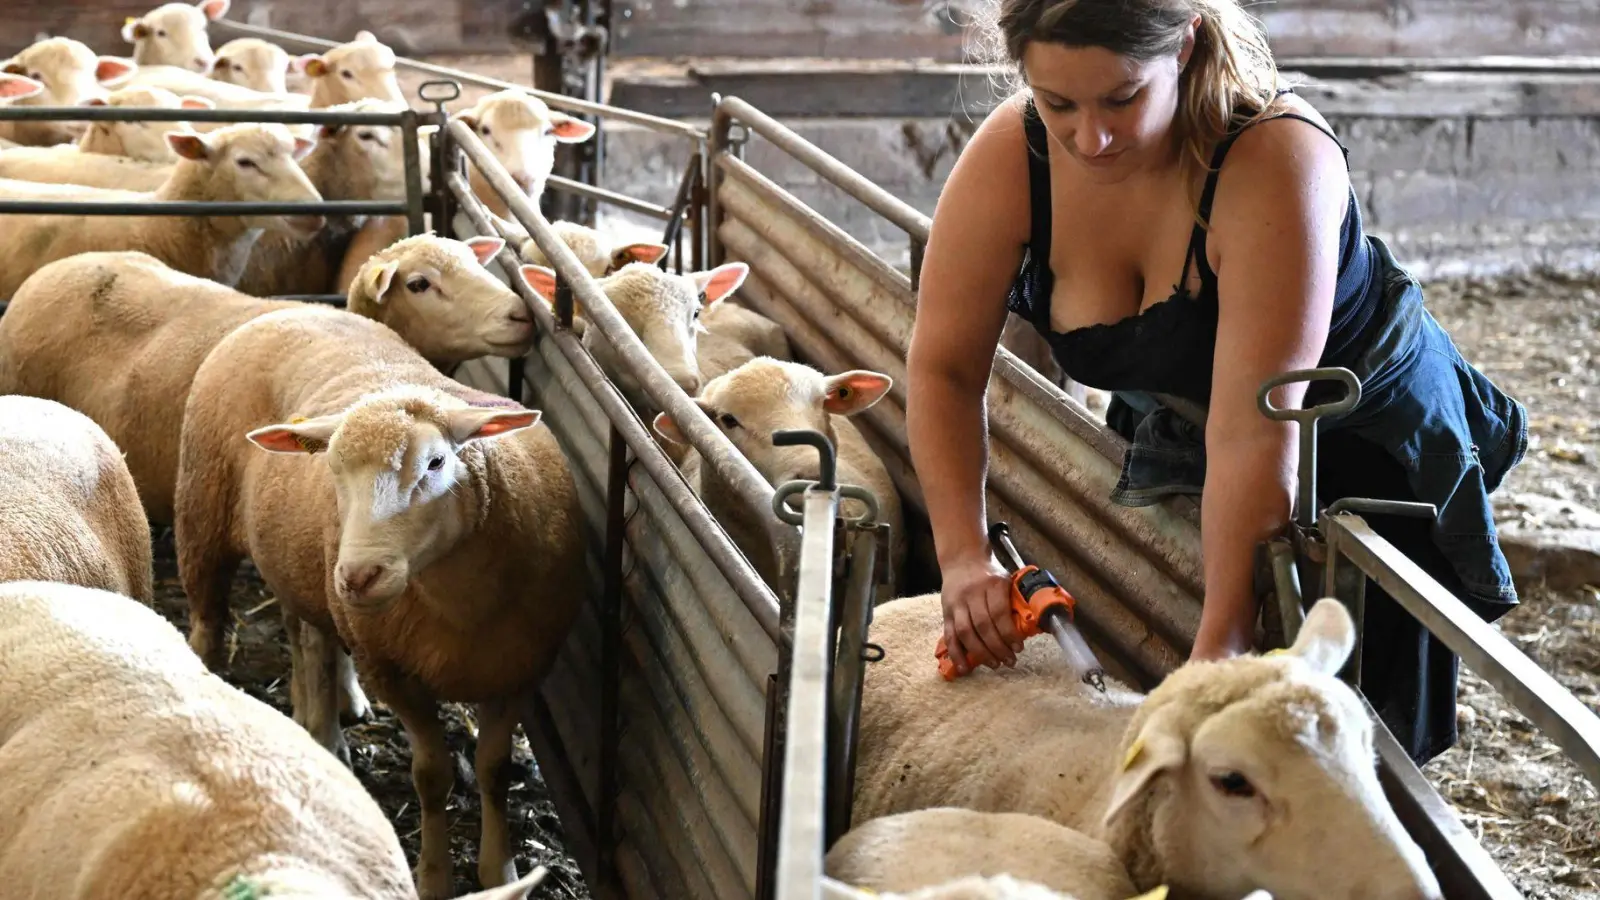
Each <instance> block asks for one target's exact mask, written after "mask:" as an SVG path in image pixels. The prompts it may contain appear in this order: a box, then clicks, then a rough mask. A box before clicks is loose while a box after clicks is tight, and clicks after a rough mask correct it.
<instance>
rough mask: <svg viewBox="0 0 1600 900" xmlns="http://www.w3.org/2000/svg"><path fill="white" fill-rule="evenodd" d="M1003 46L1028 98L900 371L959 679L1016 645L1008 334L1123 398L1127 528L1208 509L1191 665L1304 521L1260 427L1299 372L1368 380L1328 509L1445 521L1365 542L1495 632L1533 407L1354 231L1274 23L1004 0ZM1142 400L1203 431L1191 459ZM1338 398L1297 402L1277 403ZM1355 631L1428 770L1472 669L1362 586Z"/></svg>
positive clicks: (935, 250)
mask: <svg viewBox="0 0 1600 900" xmlns="http://www.w3.org/2000/svg"><path fill="white" fill-rule="evenodd" d="M994 26H995V30H996V31H997V32H998V43H999V44H1000V45H1001V46H1003V50H1004V56H1005V58H1006V59H1007V60H1008V62H1009V63H1011V64H1013V65H1014V66H1016V68H1017V71H1018V72H1019V73H1020V74H1021V75H1022V77H1023V80H1024V81H1025V82H1026V87H1024V88H1023V89H1021V90H1019V91H1018V92H1017V93H1016V94H1015V95H1014V96H1013V97H1012V98H1011V99H1010V100H1008V101H1007V102H1005V103H1002V104H1001V105H1000V106H999V107H998V108H997V109H996V110H995V111H994V112H993V113H992V114H991V115H990V116H989V117H988V118H987V119H986V120H985V121H984V123H983V124H982V126H981V127H980V128H979V129H978V130H977V132H976V134H974V136H973V138H972V140H971V141H970V142H969V144H968V145H967V147H966V149H965V150H964V151H963V152H962V154H961V157H960V159H959V160H958V161H957V163H956V165H955V168H954V170H953V171H952V173H951V175H950V178H949V181H948V183H947V184H946V185H945V188H944V191H943V194H942V195H941V196H940V198H939V204H938V208H937V210H936V212H935V213H934V218H933V229H932V233H931V235H930V238H929V242H928V247H927V254H926V256H925V262H924V264H923V268H922V272H921V282H920V283H921V288H920V296H919V306H918V313H917V320H916V326H915V329H914V331H913V335H912V340H911V348H910V353H909V357H908V378H909V391H910V394H909V398H908V401H909V403H908V407H907V427H908V430H909V438H910V446H911V452H912V456H913V460H914V462H915V465H916V468H917V472H918V475H919V477H920V481H921V483H922V485H923V489H924V491H925V493H926V497H927V505H928V512H929V516H930V519H931V521H932V526H933V533H934V538H935V543H936V547H937V552H938V558H939V564H940V569H941V572H942V576H943V593H944V609H945V631H946V634H945V638H946V641H947V643H948V644H949V645H950V647H951V648H952V649H951V658H952V659H954V660H956V661H957V664H958V666H962V667H963V668H964V660H965V659H966V656H967V654H969V653H970V654H971V655H972V656H973V658H974V659H976V660H977V661H978V662H980V663H981V664H984V665H991V666H992V665H1011V664H1012V663H1013V662H1014V661H1015V653H1016V651H1017V650H1019V649H1020V647H1021V643H1020V641H1019V640H1018V638H1017V635H1016V634H1015V632H1014V630H1013V629H1012V627H1011V623H1010V618H1009V615H1008V613H1007V610H1008V606H1007V590H1008V585H1007V580H1006V577H1005V573H1004V571H1003V570H1002V569H1001V568H1000V567H999V566H998V564H997V563H996V562H995V561H994V559H993V558H992V557H991V555H990V552H989V547H988V541H987V538H986V534H985V527H984V525H985V513H984V503H983V490H982V488H983V481H984V475H985V468H986V464H987V462H986V461H987V452H986V447H985V421H984V418H983V392H984V389H985V385H986V384H987V381H988V376H989V372H990V365H991V362H992V357H993V352H994V349H995V346H996V343H997V341H998V339H999V334H1000V331H1001V328H1002V326H1003V325H1004V322H1005V317H1006V313H1007V310H1008V309H1009V310H1010V311H1012V312H1015V313H1017V314H1018V315H1019V316H1021V317H1023V318H1024V319H1026V320H1028V321H1029V322H1030V323H1032V324H1033V326H1034V327H1035V328H1036V329H1038V331H1039V332H1040V333H1041V334H1042V335H1043V336H1044V337H1045V339H1046V340H1047V341H1048V342H1049V344H1050V345H1051V348H1052V350H1053V352H1054V355H1055V357H1056V359H1057V361H1058V362H1059V363H1060V365H1061V367H1062V368H1063V370H1065V372H1066V373H1067V374H1068V375H1069V376H1071V377H1072V378H1073V379H1074V380H1076V381H1079V382H1081V383H1084V384H1087V385H1090V386H1092V387H1097V388H1100V389H1103V390H1110V391H1113V392H1115V393H1114V396H1113V400H1112V403H1111V406H1110V407H1109V408H1108V411H1107V420H1108V423H1109V424H1111V425H1112V427H1114V428H1116V429H1117V430H1118V431H1119V432H1120V433H1122V434H1123V435H1124V436H1125V437H1127V438H1128V439H1129V440H1130V441H1131V442H1132V443H1133V446H1132V449H1131V450H1130V452H1129V455H1128V458H1127V459H1126V460H1125V461H1124V465H1123V474H1122V480H1121V483H1120V484H1119V485H1118V486H1117V490H1116V493H1115V495H1114V497H1115V499H1116V500H1117V501H1118V502H1120V503H1123V504H1126V505H1139V504H1144V503H1153V502H1156V501H1157V500H1158V499H1159V498H1160V497H1162V496H1164V495H1166V494H1171V493H1177V492H1191V493H1192V492H1197V491H1198V492H1199V493H1200V494H1201V501H1200V503H1201V519H1202V521H1203V523H1204V527H1203V528H1202V542H1201V543H1202V555H1203V557H1204V561H1205V565H1204V588H1205V600H1204V605H1203V611H1202V613H1201V617H1200V625H1199V631H1198V634H1197V635H1196V637H1195V643H1194V648H1193V651H1192V656H1191V658H1193V659H1221V658H1226V657H1228V656H1231V655H1235V654H1241V653H1245V652H1248V651H1249V650H1250V649H1251V644H1252V638H1253V633H1254V626H1255V620H1256V613H1257V603H1256V598H1255V597H1254V595H1253V592H1252V581H1253V570H1254V556H1255V549H1256V547H1257V545H1258V544H1259V543H1260V542H1262V541H1264V540H1267V539H1269V538H1271V537H1273V536H1275V535H1277V534H1280V533H1281V532H1282V530H1283V528H1284V527H1285V524H1286V523H1287V522H1288V520H1289V518H1290V515H1291V507H1292V498H1293V497H1294V493H1295V483H1296V455H1297V454H1296V449H1295V448H1296V426H1294V425H1292V424H1289V423H1280V422H1274V421H1271V420H1269V419H1267V418H1266V417H1264V416H1263V415H1262V414H1261V413H1260V411H1259V410H1258V409H1257V408H1256V391H1257V390H1258V388H1259V387H1260V385H1261V384H1262V382H1264V381H1265V380H1266V379H1267V378H1269V377H1271V376H1273V375H1276V374H1279V373H1282V372H1285V371H1288V370H1291V369H1301V368H1310V367H1313V366H1319V365H1320V366H1344V367H1346V368H1349V369H1351V370H1352V371H1354V372H1355V374H1356V375H1357V377H1359V378H1360V379H1361V381H1362V387H1363V394H1362V401H1361V403H1360V405H1359V406H1358V407H1357V408H1356V409H1354V410H1352V411H1351V412H1350V413H1348V414H1346V415H1344V416H1342V417H1340V418H1339V419H1338V420H1324V423H1323V425H1322V427H1321V431H1320V434H1321V437H1320V439H1319V445H1318V450H1319V466H1318V468H1319V472H1318V479H1319V480H1318V485H1319V495H1320V496H1319V498H1318V499H1319V500H1320V502H1322V503H1324V504H1326V503H1331V502H1332V501H1333V500H1334V499H1337V498H1339V497H1344V496H1367V497H1385V498H1390V499H1402V500H1420V501H1423V502H1428V503H1433V504H1435V505H1436V506H1437V507H1438V509H1439V518H1438V521H1437V522H1436V523H1432V525H1430V523H1428V522H1427V521H1425V520H1418V519H1404V518H1398V517H1388V516H1373V517H1371V521H1372V523H1373V525H1374V527H1375V528H1377V529H1378V530H1379V531H1380V532H1381V533H1382V534H1383V535H1384V536H1385V537H1386V538H1387V539H1389V540H1390V541H1391V542H1393V543H1395V544H1396V545H1397V546H1398V547H1399V548H1400V549H1401V550H1402V551H1403V552H1405V553H1406V554H1407V555H1408V556H1410V557H1411V558H1412V559H1413V560H1415V561H1417V562H1418V564H1419V565H1421V566H1422V567H1423V568H1424V569H1425V570H1427V571H1428V572H1429V573H1430V574H1431V575H1433V576H1434V577H1435V578H1437V579H1439V580H1440V581H1441V582H1442V583H1443V584H1444V585H1445V586H1446V587H1447V588H1450V589H1451V590H1452V591H1453V592H1454V593H1456V595H1457V596H1460V597H1462V598H1463V599H1464V600H1465V601H1466V602H1468V603H1469V604H1471V605H1472V606H1473V608H1474V609H1475V610H1476V611H1477V612H1478V613H1479V614H1480V615H1482V616H1484V617H1485V618H1486V619H1490V620H1492V619H1494V618H1497V617H1499V616H1500V615H1503V614H1504V613H1505V611H1506V610H1507V609H1509V608H1510V607H1511V606H1513V605H1515V603H1516V591H1515V589H1514V587H1513V585H1512V582H1511V577H1510V572H1509V569H1508V567H1507V565H1506V562H1505V559H1504V557H1503V556H1502V555H1501V553H1500V550H1499V547H1498V544H1497V543H1496V536H1495V529H1494V521H1493V514H1492V510H1491V508H1490V506H1489V502H1488V494H1489V492H1491V491H1493V490H1494V489H1495V488H1496V487H1497V486H1498V485H1499V483H1500V481H1501V479H1502V478H1504V476H1505V474H1506V472H1508V471H1509V470H1510V469H1511V468H1512V467H1513V466H1515V465H1516V464H1517V463H1518V462H1519V461H1520V460H1521V458H1522V456H1523V454H1524V452H1525V451H1526V446H1527V425H1526V411H1525V410H1524V409H1523V407H1522V406H1521V405H1520V404H1519V403H1517V402H1516V401H1515V400H1513V399H1511V398H1509V397H1507V396H1506V395H1505V394H1503V393H1501V392H1500V391H1499V390H1498V389H1496V388H1495V386H1494V385H1493V384H1491V383H1490V382H1489V381H1488V380H1487V379H1486V378H1484V376H1483V375H1482V374H1480V373H1478V372H1477V371H1476V370H1475V369H1473V368H1472V367H1471V366H1469V365H1468V364H1467V363H1466V362H1465V361H1463V360H1462V359H1461V357H1460V354H1459V353H1457V352H1456V349H1455V347H1454V345H1453V344H1452V343H1451V341H1450V338H1449V336H1448V335H1446V334H1445V332H1444V331H1443V330H1442V329H1441V328H1440V327H1439V326H1438V324H1437V323H1436V322H1435V321H1434V320H1433V318H1432V317H1431V316H1430V315H1429V314H1428V313H1427V312H1426V310H1424V309H1423V308H1422V295H1421V290H1420V288H1419V287H1418V284H1417V282H1416V280H1415V279H1414V278H1412V277H1411V276H1410V275H1409V274H1408V273H1407V272H1406V271H1405V270H1404V269H1402V268H1401V267H1400V266H1399V265H1398V264H1397V263H1396V262H1395V260H1394V258H1393V257H1392V256H1391V255H1390V253H1389V251H1388V248H1387V247H1385V246H1384V244H1383V243H1382V242H1381V241H1379V240H1378V239H1377V238H1375V237H1372V236H1370V235H1366V234H1363V232H1362V225H1361V214H1360V209H1359V206H1358V204H1357V202H1356V197H1355V192H1354V190H1353V189H1352V186H1351V183H1350V179H1349V172H1348V169H1347V167H1346V160H1345V157H1344V154H1343V151H1344V148H1343V146H1342V145H1341V144H1340V143H1339V141H1338V139H1337V138H1336V137H1335V136H1334V135H1333V133H1332V131H1331V130H1330V129H1329V128H1328V125H1327V123H1326V121H1325V120H1324V119H1323V118H1322V117H1321V116H1320V115H1319V114H1318V113H1317V112H1316V110H1314V109H1313V108H1312V107H1311V106H1310V105H1309V104H1308V103H1307V102H1306V101H1305V100H1304V99H1302V98H1300V97H1297V96H1295V95H1294V94H1293V93H1292V92H1290V91H1286V90H1279V89H1278V77H1277V72H1276V70H1275V68H1274V64H1273V60H1272V56H1271V53H1270V51H1269V49H1268V47H1267V44H1266V40H1265V38H1264V36H1263V34H1262V32H1261V30H1260V28H1259V25H1258V23H1256V22H1255V21H1254V20H1253V19H1251V18H1250V17H1248V16H1247V15H1246V14H1245V13H1244V12H1243V11H1242V10H1241V9H1240V8H1239V7H1238V5H1237V4H1236V2H1235V0H999V8H998V15H997V16H996V17H995V20H994ZM1154 394H1171V395H1175V396H1178V397H1183V398H1187V399H1189V400H1192V401H1195V402H1198V403H1200V404H1203V405H1205V406H1206V407H1208V414H1207V421H1206V425H1205V427H1204V429H1203V433H1202V429H1200V428H1198V427H1195V426H1191V425H1189V424H1188V423H1187V422H1185V421H1184V420H1182V419H1180V418H1178V417H1177V416H1176V415H1175V414H1174V413H1173V412H1172V411H1171V410H1169V409H1167V408H1165V407H1163V406H1161V405H1160V404H1158V403H1157V402H1155V400H1154V399H1153V396H1152V395H1154ZM1342 394H1343V388H1342V387H1339V386H1337V385H1333V384H1329V383H1317V384H1315V385H1313V386H1312V387H1310V388H1309V392H1308V388H1307V386H1306V385H1305V384H1297V385H1291V386H1286V387H1283V388H1279V389H1278V390H1277V391H1275V392H1274V396H1273V402H1274V403H1275V404H1276V405H1278V406H1292V407H1299V406H1303V405H1310V404H1313V403H1325V402H1328V401H1330V400H1334V399H1337V398H1338V397H1339V396H1341V395H1342ZM1163 479H1164V480H1163ZM1202 486H1203V488H1204V489H1203V491H1201V490H1200V488H1201V487H1202ZM1366 609H1367V619H1366V643H1365V651H1364V654H1363V657H1364V658H1363V667H1364V671H1363V679H1362V680H1363V688H1364V690H1365V692H1366V694H1367V696H1368V697H1369V698H1370V699H1371V700H1372V702H1373V704H1374V706H1375V707H1377V709H1378V710H1379V712H1380V714H1381V715H1382V717H1383V718H1384V721H1385V722H1386V723H1387V724H1388V726H1389V728H1390V729H1391V730H1392V731H1394V732H1395V734H1396V736H1397V737H1398V738H1399V739H1400V741H1401V743H1402V745H1403V746H1405V747H1406V748H1407V749H1408V751H1409V752H1410V753H1411V756H1412V757H1413V759H1415V760H1417V761H1418V762H1419V763H1420V762H1422V761H1425V760H1427V759H1429V758H1431V757H1433V756H1435V755H1437V754H1438V753H1440V752H1442V751H1443V750H1445V749H1446V748H1448V747H1449V746H1450V744H1452V743H1453V742H1454V740H1455V678H1456V660H1455V657H1454V656H1453V655H1452V654H1450V653H1449V652H1448V651H1447V650H1446V649H1445V648H1444V646H1443V645H1442V644H1439V643H1437V642H1436V641H1435V640H1434V639H1432V638H1431V636H1430V635H1428V633H1427V632H1426V631H1425V630H1423V629H1421V628H1420V626H1418V625H1417V624H1416V622H1415V621H1414V620H1413V619H1411V618H1410V617H1409V616H1407V615H1406V613H1405V612H1404V611H1403V610H1401V609H1400V608H1399V607H1398V606H1397V605H1396V604H1395V602H1394V601H1393V600H1392V599H1390V598H1389V597H1388V596H1387V595H1385V594H1383V593H1382V592H1381V591H1380V590H1379V588H1378V587H1377V585H1376V584H1375V583H1372V582H1369V583H1368V586H1367V608H1366ZM963 650H964V651H965V652H962V651H963Z"/></svg>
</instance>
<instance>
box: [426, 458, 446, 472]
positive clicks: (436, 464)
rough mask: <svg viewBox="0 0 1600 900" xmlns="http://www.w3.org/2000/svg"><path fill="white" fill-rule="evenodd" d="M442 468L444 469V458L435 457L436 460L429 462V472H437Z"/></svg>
mask: <svg viewBox="0 0 1600 900" xmlns="http://www.w3.org/2000/svg"><path fill="white" fill-rule="evenodd" d="M442 468H444V457H442V456H435V457H434V458H432V459H430V460H428V471H429V472H437V471H439V470H440V469H442Z"/></svg>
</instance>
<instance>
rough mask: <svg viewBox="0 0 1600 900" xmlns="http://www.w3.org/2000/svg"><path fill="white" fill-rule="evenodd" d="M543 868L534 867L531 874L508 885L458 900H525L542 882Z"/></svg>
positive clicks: (464, 896) (467, 895) (464, 895)
mask: <svg viewBox="0 0 1600 900" xmlns="http://www.w3.org/2000/svg"><path fill="white" fill-rule="evenodd" d="M544 876H545V867H544V866H535V867H534V870H533V871H532V872H529V873H528V874H527V875H525V876H523V877H522V878H519V879H517V880H516V881H513V882H511V883H510V884H503V885H501V886H499V887H495V888H488V889H487V890H482V891H477V892H476V893H471V894H462V895H461V898H460V900H526V898H527V896H528V892H529V891H532V890H533V889H534V887H536V886H537V885H538V884H539V882H541V881H543V880H544Z"/></svg>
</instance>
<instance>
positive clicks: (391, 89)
mask: <svg viewBox="0 0 1600 900" xmlns="http://www.w3.org/2000/svg"><path fill="white" fill-rule="evenodd" d="M301 59H302V60H303V63H304V67H305V74H306V78H307V80H309V81H310V83H311V108H312V109H326V108H327V107H330V106H338V105H339V104H341V103H349V102H351V101H352V100H361V99H364V98H368V97H370V98H373V99H377V100H391V101H394V102H396V103H404V102H405V99H406V98H405V95H404V94H402V93H401V92H400V82H399V80H398V79H396V78H395V74H394V51H393V50H391V49H389V47H388V46H386V45H384V44H382V43H380V42H379V41H378V39H377V38H375V37H373V36H372V32H370V31H362V32H358V33H357V34H356V39H355V40H353V41H350V42H348V43H344V44H340V45H339V46H337V47H334V48H333V49H332V50H329V51H328V52H326V53H323V54H320V55H316V56H305V57H301Z"/></svg>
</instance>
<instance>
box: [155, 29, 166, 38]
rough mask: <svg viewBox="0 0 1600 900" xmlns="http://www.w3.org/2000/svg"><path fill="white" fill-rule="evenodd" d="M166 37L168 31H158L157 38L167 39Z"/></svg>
mask: <svg viewBox="0 0 1600 900" xmlns="http://www.w3.org/2000/svg"><path fill="white" fill-rule="evenodd" d="M166 36H167V32H166V29H158V30H157V31H156V37H166Z"/></svg>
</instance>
